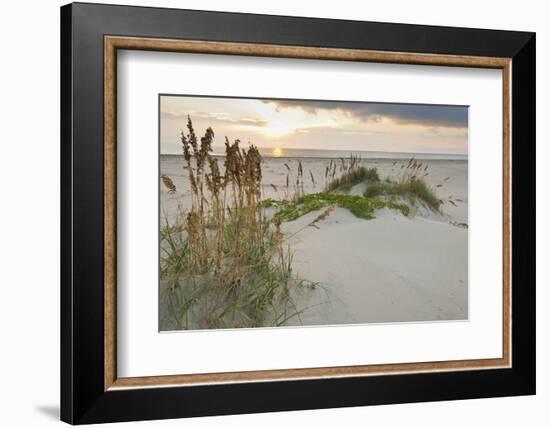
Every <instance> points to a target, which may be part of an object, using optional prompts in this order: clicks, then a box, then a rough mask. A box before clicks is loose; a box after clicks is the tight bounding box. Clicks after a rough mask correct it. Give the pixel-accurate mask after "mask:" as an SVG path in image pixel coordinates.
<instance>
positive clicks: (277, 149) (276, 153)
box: [271, 147, 283, 158]
mask: <svg viewBox="0 0 550 428" xmlns="http://www.w3.org/2000/svg"><path fill="white" fill-rule="evenodd" d="M282 154H283V151H282V150H281V148H280V147H275V148H273V150H272V151H271V156H273V157H276V158H279V157H281V155H282Z"/></svg>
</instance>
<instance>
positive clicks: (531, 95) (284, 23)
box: [61, 3, 536, 424]
mask: <svg viewBox="0 0 550 428" xmlns="http://www.w3.org/2000/svg"><path fill="white" fill-rule="evenodd" d="M106 35H114V36H131V37H150V38H157V39H158V38H160V39H186V40H202V41H221V42H238V43H256V44H257V43H262V44H271V45H293V46H307V47H325V48H347V49H368V50H373V51H393V52H409V53H419V54H442V55H467V56H488V57H501V58H511V59H512V90H511V99H512V105H511V109H512V124H511V131H512V141H513V142H515V143H514V144H512V148H511V149H512V165H513V178H512V206H513V210H512V242H513V247H512V266H513V269H512V284H513V286H512V299H511V300H512V367H511V368H502V369H493V370H467V371H456V372H431V373H415V374H394V375H383V376H382V375H380V376H377V375H374V376H369V377H347V378H323V379H308V380H293V381H261V382H254V383H229V384H218V385H202V386H192V387H189V386H186V387H181V386H180V387H165V388H140V389H127V390H125V389H122V390H107V391H105V388H104V375H105V366H104V361H105V360H104V331H105V328H104V290H103V283H104V199H103V198H104V174H103V173H104V152H103V149H104V147H103V136H104V126H103V125H104V104H103V102H104V99H103V84H104V80H103V71H104V67H103V65H104V64H103V59H104V36H106ZM535 98H536V93H535V35H534V33H525V32H510V31H493V30H480V29H464V28H448V27H434V26H417V25H406V24H386V23H370V22H358V21H342V20H327V19H311V18H296V17H282V16H267V15H250V14H233V13H221V12H204V11H189V10H178V9H159V8H142V7H128V6H107V5H99V4H83V3H75V4H71V5H67V6H64V7H62V8H61V419H62V420H63V421H65V422H69V423H73V424H82V423H97V422H115V421H130V420H144V419H164V418H176V417H190V416H205V415H222V414H237V413H257V412H268V411H283V410H301V409H315V408H327V407H347V406H362V405H370V404H391V403H403V402H418V401H438V400H451V399H466V398H480V397H496V396H510V395H528V394H534V393H535Z"/></svg>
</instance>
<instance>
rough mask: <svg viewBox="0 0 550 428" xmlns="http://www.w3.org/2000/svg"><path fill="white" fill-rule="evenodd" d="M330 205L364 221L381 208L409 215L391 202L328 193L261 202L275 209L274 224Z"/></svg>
mask: <svg viewBox="0 0 550 428" xmlns="http://www.w3.org/2000/svg"><path fill="white" fill-rule="evenodd" d="M331 205H334V206H338V207H341V208H346V209H348V210H350V212H351V213H352V214H354V215H355V216H356V217H359V218H363V219H366V220H371V219H374V218H375V217H374V212H375V211H376V210H379V209H382V208H390V209H394V210H398V211H400V212H401V213H402V214H403V215H405V216H408V215H409V213H410V208H409V206H408V205H406V204H398V203H395V202H393V201H385V200H381V199H373V198H368V197H365V196H359V195H346V194H341V193H329V192H321V193H311V194H308V195H304V196H302V197H300V198H298V199H296V200H292V201H289V200H281V201H275V200H273V199H267V200H265V201H262V206H263V207H266V208H267V207H275V208H277V211H276V213H275V214H274V216H273V218H272V220H273V222H274V223H282V222H286V221H292V220H296V219H298V218H300V217H302V216H304V215H306V214H307V213H310V212H312V211H317V210H320V209H322V208H325V207H327V206H331Z"/></svg>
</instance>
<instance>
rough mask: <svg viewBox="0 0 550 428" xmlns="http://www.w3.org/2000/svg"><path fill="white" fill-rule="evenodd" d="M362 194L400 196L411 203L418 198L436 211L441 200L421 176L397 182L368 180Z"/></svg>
mask: <svg viewBox="0 0 550 428" xmlns="http://www.w3.org/2000/svg"><path fill="white" fill-rule="evenodd" d="M364 196H366V197H369V198H375V197H379V196H389V197H402V198H406V199H408V200H409V201H411V202H412V203H413V204H414V203H416V202H417V201H418V200H420V201H422V202H424V203H425V204H426V206H428V207H429V208H430V209H432V210H434V211H438V210H439V208H440V206H441V204H442V201H441V200H440V199H439V198H438V197H437V196H436V195H435V194H434V192H433V191H432V190H431V189H430V188H429V187H428V185H427V184H426V182H425V181H424V180H423V179H421V178H420V179H418V178H409V179H407V180H404V181H400V182H397V183H396V182H391V181H390V182H388V181H378V182H369V183H368V184H367V188H366V190H365V192H364Z"/></svg>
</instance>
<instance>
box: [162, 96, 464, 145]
mask: <svg viewBox="0 0 550 428" xmlns="http://www.w3.org/2000/svg"><path fill="white" fill-rule="evenodd" d="M160 110H161V111H160V120H161V125H160V126H161V137H160V140H161V141H160V143H161V153H163V154H179V153H181V145H180V139H179V138H180V133H181V130H182V129H185V127H186V123H187V115H190V116H191V120H192V121H193V125H194V128H195V132H196V133H197V135H198V136H199V137H200V136H201V135H202V134H204V131H205V130H206V128H207V127H209V126H210V127H212V129H213V130H214V133H215V141H214V146H223V143H224V141H225V136H227V137H228V138H229V140H231V141H233V140H235V139H239V140H241V141H242V142H243V143H244V145H246V143H248V142H250V143H253V144H255V145H257V146H258V147H270V148H274V149H276V148H280V149H285V148H302V149H328V150H354V151H355V150H366V151H369V150H371V151H386V152H406V153H444V154H467V151H468V108H467V107H465V106H441V105H421V104H389V103H371V102H345V101H302V100H276V99H244V98H208V97H188V96H165V95H163V96H161V100H160ZM185 131H187V130H186V129H185Z"/></svg>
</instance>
